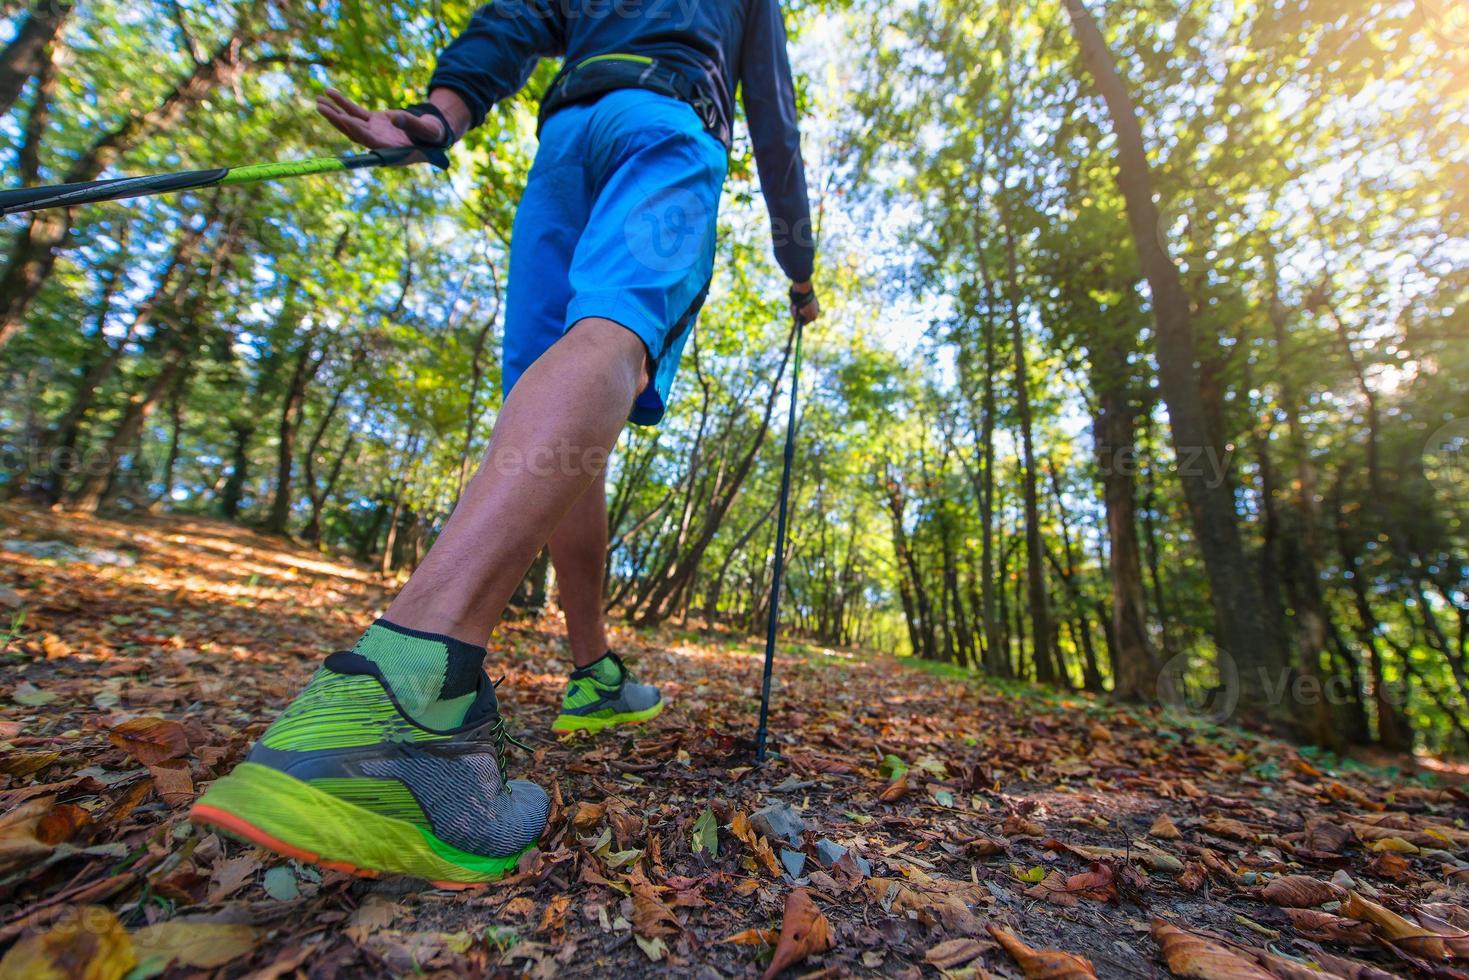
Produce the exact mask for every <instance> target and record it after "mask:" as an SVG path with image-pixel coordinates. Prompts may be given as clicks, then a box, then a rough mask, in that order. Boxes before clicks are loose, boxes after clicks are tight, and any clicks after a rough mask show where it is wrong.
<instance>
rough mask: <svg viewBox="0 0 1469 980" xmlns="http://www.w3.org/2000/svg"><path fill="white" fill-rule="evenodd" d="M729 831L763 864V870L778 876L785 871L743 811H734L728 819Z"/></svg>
mask: <svg viewBox="0 0 1469 980" xmlns="http://www.w3.org/2000/svg"><path fill="white" fill-rule="evenodd" d="M729 831H730V833H732V834H734V835H735V839H736V840H738V841H739V842H740V843H742V844H744V845H745V846H746V847H748V848H749V849H750V850H751V851H752V852H753V853H754V855H755V857H756V858H757V859H758V860H759V861H760V863H761V864H763V865H765V870H766V871H768V872H770V874H771V875H773V876H774V877H776V878H779V877H780V876H781V875H782V874H784V873H785V868H784V867H783V866H782V865H781V863H780V860H779V859H778V858H777V857H776V856H775V851H773V850H771V848H770V844H769V843H768V842H767V841H766V840H765V838H764V837H761V836H760V835H759V834H757V833H755V828H754V827H752V826H750V818H749V817H747V816H746V815H745V811H743V810H736V811H735V813H734V816H733V817H731V818H730V821H729Z"/></svg>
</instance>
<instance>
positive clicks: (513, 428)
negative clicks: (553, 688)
mask: <svg viewBox="0 0 1469 980" xmlns="http://www.w3.org/2000/svg"><path fill="white" fill-rule="evenodd" d="M647 361H648V359H647V352H646V350H645V348H644V346H643V342H642V341H641V340H639V339H638V338H637V336H635V335H634V334H633V333H631V332H630V331H628V330H627V329H625V328H624V327H622V326H620V325H618V324H616V323H614V322H612V321H611V320H603V319H597V318H589V319H586V320H582V321H580V322H579V323H577V324H576V326H574V327H573V328H572V329H571V330H570V331H568V332H567V334H566V335H565V336H564V337H562V338H561V340H560V341H558V342H557V343H556V345H555V346H554V347H552V348H551V349H550V350H549V351H547V352H546V353H545V354H544V355H542V356H541V357H540V358H539V359H538V360H537V361H536V362H535V363H534V364H532V365H531V367H530V369H529V370H527V371H526V372H525V374H524V375H523V376H522V377H521V379H520V381H519V382H518V383H517V384H516V385H515V388H514V389H513V390H512V391H511V392H510V396H509V397H508V398H506V399H505V407H504V409H503V410H502V411H501V413H500V418H499V421H498V422H497V423H496V424H495V431H494V434H493V435H492V436H491V438H490V447H489V450H488V452H487V453H486V455H485V460H484V462H483V463H482V464H481V466H480V468H479V471H478V472H477V473H476V474H475V475H474V478H473V479H472V480H470V481H469V486H468V487H466V488H465V491H464V494H463V496H462V497H460V500H459V504H458V506H457V507H455V508H454V513H453V515H452V516H451V517H450V518H449V521H448V523H447V524H446V525H445V526H444V531H443V533H442V534H440V535H439V538H438V540H437V541H435V542H434V546H433V548H431V549H430V550H429V553H428V557H427V558H426V559H425V560H424V562H423V564H422V565H420V566H419V567H418V570H417V571H416V572H414V573H413V577H412V578H411V579H409V581H408V584H407V585H405V586H404V587H403V591H402V592H400V593H399V594H398V597H397V598H396V599H395V600H393V604H392V605H391V606H390V607H389V608H388V611H387V613H386V616H385V618H386V619H388V620H389V621H390V622H392V623H394V624H396V625H398V626H402V627H406V628H408V629H413V630H422V631H424V632H428V633H436V634H443V635H447V636H451V637H454V638H455V639H458V640H463V641H465V642H468V643H473V644H475V645H477V646H483V645H484V644H485V642H486V641H487V640H488V639H489V636H490V632H491V631H492V630H493V629H494V626H495V624H496V623H498V622H499V621H500V616H501V614H502V613H503V612H504V610H505V605H506V603H508V602H509V601H510V596H511V594H512V593H513V592H514V591H515V587H516V586H517V585H518V584H519V583H520V580H521V578H522V577H523V576H524V575H525V572H526V569H528V568H529V567H530V564H531V562H532V561H534V560H535V556H536V554H537V553H538V552H539V551H540V550H541V547H542V546H543V545H544V544H545V543H546V542H547V540H548V539H550V538H551V535H552V532H553V531H555V530H556V528H557V527H558V525H561V524H562V523H563V521H564V519H565V517H566V515H567V513H568V512H569V511H570V510H571V509H572V507H573V506H574V505H576V504H577V503H578V501H579V500H580V499H581V498H583V497H585V496H586V495H587V488H588V487H589V486H591V485H592V484H593V483H594V482H600V481H601V480H602V474H603V470H604V467H605V465H606V460H607V455H608V454H609V453H610V452H611V450H612V446H613V445H614V444H615V443H616V441H617V437H618V434H619V433H620V432H621V431H622V427H623V425H624V424H625V423H626V422H627V415H628V412H629V411H630V410H631V408H632V404H633V401H634V399H636V398H637V395H638V393H639V392H640V391H641V390H642V389H643V387H644V386H645V385H646V384H647V380H648V371H647V367H648V363H647ZM599 499H600V495H599ZM602 526H603V531H602V538H603V540H604V541H605V539H606V530H605V527H606V518H605V514H604V515H603V518H602ZM553 554H554V546H553ZM600 568H601V566H600V559H599V561H598V572H599V578H600ZM600 592H601V589H600V584H599V585H598V587H597V594H598V602H600ZM603 649H604V650H605V647H604V648H603ZM600 655H601V651H598V653H597V656H600Z"/></svg>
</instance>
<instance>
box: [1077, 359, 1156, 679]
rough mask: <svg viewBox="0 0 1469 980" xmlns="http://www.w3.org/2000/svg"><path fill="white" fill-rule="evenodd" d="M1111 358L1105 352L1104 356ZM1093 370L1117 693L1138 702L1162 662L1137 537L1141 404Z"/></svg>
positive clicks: (1098, 458)
mask: <svg viewBox="0 0 1469 980" xmlns="http://www.w3.org/2000/svg"><path fill="white" fill-rule="evenodd" d="M1102 356H1103V358H1104V359H1105V358H1106V355H1105V354H1104V355H1102ZM1110 373H1111V372H1106V371H1104V372H1101V373H1098V372H1094V375H1093V377H1094V379H1098V380H1100V381H1101V383H1097V380H1094V382H1093V383H1094V386H1095V387H1097V388H1099V389H1100V390H1098V391H1097V418H1096V423H1095V430H1094V431H1095V433H1096V444H1097V463H1098V465H1099V467H1100V468H1101V471H1102V499H1103V502H1104V504H1105V506H1106V511H1107V541H1108V544H1109V547H1108V549H1107V550H1108V568H1109V569H1110V571H1111V576H1110V577H1111V580H1112V627H1111V631H1110V634H1109V636H1110V639H1111V647H1112V671H1113V677H1112V695H1113V697H1115V698H1117V699H1119V700H1122V701H1139V700H1142V699H1144V698H1149V697H1151V696H1152V695H1153V691H1154V688H1155V686H1156V682H1157V677H1158V668H1159V667H1160V666H1162V665H1161V663H1160V662H1159V658H1158V651H1157V650H1156V649H1154V647H1153V641H1152V639H1151V638H1150V637H1149V636H1148V625H1147V601H1146V599H1145V598H1144V593H1143V568H1142V557H1141V554H1140V552H1139V548H1138V539H1137V513H1136V510H1137V507H1136V501H1137V488H1136V486H1135V481H1134V477H1133V474H1134V467H1135V466H1136V460H1137V442H1136V422H1137V415H1136V408H1135V407H1134V405H1133V404H1132V399H1131V398H1130V397H1129V394H1128V392H1127V391H1126V389H1125V387H1124V386H1123V385H1122V384H1120V383H1111V382H1110V381H1107V380H1105V379H1106V378H1107V377H1108V376H1109V375H1110Z"/></svg>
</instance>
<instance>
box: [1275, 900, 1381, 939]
mask: <svg viewBox="0 0 1469 980" xmlns="http://www.w3.org/2000/svg"><path fill="white" fill-rule="evenodd" d="M1285 914H1286V915H1287V916H1289V917H1290V924H1291V925H1292V926H1294V927H1295V930H1296V932H1298V933H1300V934H1301V935H1302V936H1304V937H1306V938H1307V939H1315V940H1317V941H1319V942H1323V943H1340V944H1341V945H1343V946H1371V945H1373V942H1372V925H1371V923H1367V922H1358V921H1357V920H1356V919H1344V918H1342V917H1341V916H1339V915H1332V914H1331V913H1330V912H1319V911H1317V910H1315V909H1286V910H1285Z"/></svg>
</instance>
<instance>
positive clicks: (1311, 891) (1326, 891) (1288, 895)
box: [1260, 875, 1345, 909]
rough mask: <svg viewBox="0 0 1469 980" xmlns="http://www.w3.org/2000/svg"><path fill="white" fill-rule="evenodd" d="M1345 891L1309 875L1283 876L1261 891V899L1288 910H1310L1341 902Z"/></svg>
mask: <svg viewBox="0 0 1469 980" xmlns="http://www.w3.org/2000/svg"><path fill="white" fill-rule="evenodd" d="M1344 894H1345V891H1344V889H1342V888H1341V887H1339V886H1337V885H1333V884H1331V882H1329V881H1321V880H1319V879H1317V878H1312V877H1309V876H1307V875H1281V876H1280V877H1279V878H1276V879H1274V880H1272V881H1271V882H1270V883H1269V884H1268V885H1266V886H1265V887H1264V888H1262V889H1260V897H1261V898H1263V899H1264V900H1265V901H1267V902H1269V903H1271V904H1272V905H1279V906H1282V907H1283V908H1288V909H1309V908H1315V907H1316V906H1318V905H1325V904H1326V903H1327V902H1336V901H1340V900H1341V898H1342V896H1343V895H1344Z"/></svg>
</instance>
